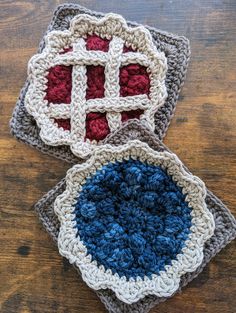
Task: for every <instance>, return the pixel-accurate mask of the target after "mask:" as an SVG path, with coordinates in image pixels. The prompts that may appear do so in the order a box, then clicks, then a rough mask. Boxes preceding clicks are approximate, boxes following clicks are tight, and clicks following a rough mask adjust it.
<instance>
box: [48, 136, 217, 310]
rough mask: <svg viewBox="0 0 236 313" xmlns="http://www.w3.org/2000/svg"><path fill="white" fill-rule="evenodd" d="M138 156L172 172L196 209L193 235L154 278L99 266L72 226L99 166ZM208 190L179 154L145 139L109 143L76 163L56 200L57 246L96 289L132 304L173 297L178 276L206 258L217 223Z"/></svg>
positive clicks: (68, 173) (192, 268) (193, 213)
mask: <svg viewBox="0 0 236 313" xmlns="http://www.w3.org/2000/svg"><path fill="white" fill-rule="evenodd" d="M129 158H133V159H139V160H140V161H142V162H147V163H148V164H152V165H156V166H161V167H162V168H163V169H165V170H166V171H167V173H168V174H169V175H170V176H171V177H172V179H173V181H175V182H176V184H177V185H178V186H179V187H181V188H182V192H183V194H185V195H186V198H185V199H186V201H187V202H188V205H189V206H190V207H191V208H192V211H191V216H192V226H191V234H190V235H189V239H188V240H186V242H185V247H184V248H183V249H182V253H181V254H178V255H177V258H176V260H173V261H172V265H166V266H165V271H161V272H160V273H159V274H158V275H156V274H153V275H152V278H151V279H150V278H148V277H144V279H141V278H139V277H138V278H136V279H133V278H130V279H128V280H127V278H126V277H119V275H118V274H112V271H111V270H109V269H108V270H105V268H104V266H102V265H101V266H98V264H97V262H96V261H92V256H91V255H89V254H88V253H87V249H86V246H85V245H84V244H83V242H82V241H81V240H80V238H79V236H78V237H76V234H77V231H76V228H75V227H74V226H75V224H76V222H75V221H73V219H74V218H75V214H74V206H73V205H74V204H75V202H76V200H75V199H76V198H77V197H78V194H79V192H80V191H81V190H82V187H83V184H84V183H85V182H86V179H87V178H88V177H91V176H92V175H94V174H95V173H96V171H97V170H99V169H101V167H102V166H104V165H105V164H107V163H110V162H115V161H117V160H118V161H122V160H124V159H129ZM205 196H206V189H205V185H204V183H203V182H202V181H201V180H200V179H199V178H198V177H196V176H193V175H191V174H189V173H187V172H186V170H185V169H184V168H183V165H182V163H181V161H180V160H179V159H178V157H177V156H176V155H175V154H173V153H169V152H166V151H165V152H157V151H154V150H152V149H151V148H150V147H149V146H148V145H147V144H146V143H143V142H140V141H138V140H134V141H131V142H129V143H127V144H125V145H123V146H119V147H114V146H113V147H112V146H109V145H106V146H104V147H101V148H100V149H99V150H98V149H97V150H96V151H94V153H93V154H92V156H91V157H90V158H89V159H88V160H87V161H86V162H85V163H83V164H79V165H75V166H74V167H72V168H71V169H70V170H69V171H68V172H67V176H66V190H65V192H63V193H62V194H61V195H59V196H58V197H57V198H56V200H55V203H54V210H55V213H56V214H57V216H58V219H59V221H60V231H59V237H58V248H59V252H60V254H61V255H62V256H64V257H66V258H68V259H69V261H70V263H75V264H76V266H78V268H79V269H80V271H81V274H82V277H83V280H84V281H85V282H86V283H87V284H88V285H89V286H90V287H91V288H93V289H95V290H99V289H106V288H109V289H112V290H113V291H114V292H115V294H116V296H117V297H118V298H119V299H120V300H121V301H123V302H126V303H128V304H131V303H134V302H136V301H138V300H140V299H141V298H143V297H145V296H146V295H150V294H153V295H156V296H158V297H169V296H171V295H172V294H173V293H174V292H175V291H176V290H177V289H178V288H179V283H180V277H181V276H182V275H183V274H185V273H187V272H193V271H194V270H196V268H197V267H198V266H199V265H200V264H201V262H202V260H203V246H204V243H205V242H206V240H208V239H209V238H210V237H211V236H212V235H213V233H214V228H215V223H214V218H213V216H212V214H211V213H210V211H209V210H208V209H207V206H206V203H205Z"/></svg>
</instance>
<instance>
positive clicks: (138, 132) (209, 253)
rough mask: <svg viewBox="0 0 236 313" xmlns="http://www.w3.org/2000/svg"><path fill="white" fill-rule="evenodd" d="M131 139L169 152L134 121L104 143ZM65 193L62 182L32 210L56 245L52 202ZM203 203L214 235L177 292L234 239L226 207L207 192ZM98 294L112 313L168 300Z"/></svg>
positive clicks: (136, 311)
mask: <svg viewBox="0 0 236 313" xmlns="http://www.w3.org/2000/svg"><path fill="white" fill-rule="evenodd" d="M130 139H138V140H141V141H144V142H146V143H147V144H148V145H149V146H150V147H151V148H153V149H154V150H157V151H164V150H168V149H167V147H165V146H164V144H163V143H162V142H161V141H160V140H159V139H158V136H157V135H155V134H154V133H153V132H151V131H150V130H149V129H147V128H146V127H145V126H143V125H142V124H141V123H140V122H138V121H137V120H135V121H129V122H128V123H126V124H125V125H124V126H123V127H122V128H121V129H119V130H118V131H116V132H115V133H113V134H111V135H110V136H109V137H108V138H107V139H106V142H107V143H110V144H113V145H120V144H124V143H125V142H127V140H130ZM168 151H169V150H168ZM186 170H187V169H186ZM64 190H65V179H62V180H61V181H60V182H59V183H58V184H57V185H56V186H55V187H54V188H53V189H52V190H50V191H49V192H48V193H47V194H46V195H45V196H44V197H43V198H42V199H41V200H40V201H39V202H38V203H37V204H36V205H35V209H36V211H37V213H38V215H39V217H40V220H41V221H42V223H43V225H44V227H45V228H46V230H47V231H48V232H49V234H50V235H51V236H52V238H53V240H54V241H55V242H57V236H58V231H59V221H58V219H57V216H56V215H55V213H54V209H53V203H54V200H55V198H56V197H57V196H58V195H59V194H61V193H62V192H63V191H64ZM206 203H207V206H208V209H209V210H210V211H211V213H212V214H213V216H214V219H215V233H214V235H213V236H212V237H211V238H210V239H209V240H208V241H207V242H206V244H205V247H204V259H203V262H202V264H201V265H200V266H199V267H198V268H197V270H196V271H194V272H192V273H187V274H185V275H183V276H182V278H181V283H180V289H179V291H180V290H181V289H182V288H183V287H184V286H186V285H187V284H188V283H189V282H190V281H192V280H193V279H194V278H195V277H197V276H198V275H199V274H200V273H201V272H202V270H203V269H204V267H205V266H206V265H207V263H208V262H209V261H210V260H211V259H212V258H213V257H214V256H215V255H216V254H217V253H218V252H220V250H221V249H223V248H224V247H225V246H226V245H227V244H228V243H229V242H230V241H231V240H233V239H234V238H235V237H236V220H235V218H234V217H233V216H232V214H231V213H230V211H229V210H228V209H227V207H226V206H225V205H224V204H223V203H222V202H221V201H220V200H219V199H218V198H217V197H216V196H215V195H214V194H212V193H211V192H210V191H209V190H208V191H207V197H206ZM97 294H98V296H99V297H100V299H101V301H102V302H103V303H104V305H105V306H106V308H107V310H108V311H109V312H111V313H147V312H148V311H149V310H150V309H151V308H152V307H154V306H155V305H157V304H159V303H160V302H163V301H165V300H167V298H158V297H156V296H146V297H145V298H143V299H142V300H139V301H138V302H136V303H134V304H131V305H128V304H125V303H123V302H122V301H120V300H118V299H117V298H116V296H115V294H114V293H113V292H112V291H110V290H99V291H98V292H97Z"/></svg>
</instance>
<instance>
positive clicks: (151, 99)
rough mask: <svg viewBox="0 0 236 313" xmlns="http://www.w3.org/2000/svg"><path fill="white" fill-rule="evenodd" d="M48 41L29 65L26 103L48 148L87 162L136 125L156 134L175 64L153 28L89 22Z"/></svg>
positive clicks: (119, 21) (111, 20) (77, 22)
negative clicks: (110, 138)
mask: <svg viewBox="0 0 236 313" xmlns="http://www.w3.org/2000/svg"><path fill="white" fill-rule="evenodd" d="M45 41H46V46H45V49H44V50H43V52H42V53H40V54H37V55H35V56H33V57H32V59H31V60H30V62H29V80H30V86H29V89H28V92H27V93H26V101H25V106H26V109H27V110H28V112H29V113H30V114H31V115H33V116H34V118H35V120H36V122H37V124H38V126H39V128H40V129H41V131H40V136H41V138H42V140H43V141H45V142H46V143H47V144H49V145H69V146H70V147H71V150H72V152H73V153H74V154H75V155H77V156H79V157H86V156H87V155H89V154H90V153H91V152H92V151H93V149H94V147H95V146H96V145H98V144H101V143H100V141H101V140H103V139H105V138H106V136H107V135H108V134H109V133H110V132H112V131H114V130H116V129H118V128H119V127H120V126H121V125H122V123H123V122H124V121H127V120H129V119H133V118H138V119H140V120H142V121H143V122H144V123H146V124H147V125H148V126H149V127H150V128H151V129H153V130H154V128H155V121H154V114H155V113H156V111H157V110H158V108H159V107H161V106H163V104H164V102H165V99H166V97H167V91H166V86H165V78H166V71H167V59H166V57H165V55H164V53H163V52H161V51H158V50H157V48H156V46H155V45H154V43H153V40H152V37H151V34H150V32H149V31H148V30H147V29H146V28H144V27H143V26H138V27H129V26H128V25H127V23H126V21H125V20H124V19H123V18H122V17H121V16H119V15H116V14H107V15H105V16H104V17H103V18H100V19H99V18H96V17H93V16H90V15H86V14H84V15H80V16H76V17H75V18H74V19H73V20H72V21H71V24H70V28H69V30H65V31H52V32H50V33H49V34H48V35H47V36H46V39H45Z"/></svg>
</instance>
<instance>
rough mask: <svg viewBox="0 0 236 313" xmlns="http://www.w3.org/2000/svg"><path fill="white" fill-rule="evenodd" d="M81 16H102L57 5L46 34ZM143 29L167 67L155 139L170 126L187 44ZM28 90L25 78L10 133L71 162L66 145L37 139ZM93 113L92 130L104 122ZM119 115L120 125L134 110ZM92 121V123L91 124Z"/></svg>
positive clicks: (129, 23) (167, 34)
mask: <svg viewBox="0 0 236 313" xmlns="http://www.w3.org/2000/svg"><path fill="white" fill-rule="evenodd" d="M81 14H89V15H91V16H95V17H97V18H101V17H102V16H104V14H102V13H98V12H93V11H90V10H88V9H86V8H83V7H81V6H79V5H77V4H64V5H61V6H59V7H58V9H57V10H56V11H55V13H54V15H53V19H52V21H51V23H50V25H49V27H48V31H47V33H49V32H51V31H52V30H63V31H65V30H67V29H69V27H70V22H71V20H72V19H73V18H74V17H75V16H77V15H81ZM127 24H128V25H129V27H134V26H139V25H138V24H136V23H134V22H127ZM145 27H146V28H147V29H148V30H149V32H150V33H151V35H152V40H153V43H154V45H155V46H156V47H157V49H158V50H160V51H162V52H163V53H164V54H165V56H166V58H167V65H168V68H167V73H166V79H165V85H166V89H167V94H168V95H167V98H166V101H165V103H164V105H163V106H161V107H160V108H159V109H158V110H157V112H156V114H155V132H156V133H157V134H158V136H159V138H163V137H164V135H165V133H166V130H167V128H168V125H169V123H170V119H171V117H172V115H173V113H174V109H175V105H176V101H177V98H178V95H179V92H180V88H181V86H182V85H183V82H184V78H185V73H186V69H187V64H188V59H189V55H190V50H189V43H188V40H187V39H186V38H184V37H180V36H176V35H173V34H169V33H166V32H162V31H159V30H156V29H154V28H151V27H149V26H145ZM44 48H45V37H44V38H43V40H42V42H41V44H40V48H39V53H41V52H42V51H43V50H44ZM28 88H29V80H28V79H27V81H26V84H25V86H24V88H23V89H22V91H21V94H20V97H19V100H18V102H17V105H16V108H15V111H14V113H13V117H12V120H11V130H12V133H13V135H14V136H15V137H16V138H17V139H19V140H21V141H23V142H25V143H28V144H30V145H32V146H34V147H35V148H37V149H39V150H40V151H42V152H44V153H47V154H51V155H53V156H55V157H57V158H60V159H63V160H66V161H68V162H75V160H76V157H75V156H74V155H73V154H72V152H71V151H70V148H69V147H68V146H65V145H64V146H49V145H47V144H45V143H44V142H43V141H42V139H41V138H40V136H39V128H38V127H37V125H36V123H35V120H34V118H33V117H32V116H31V115H29V113H28V112H27V111H26V109H25V94H26V93H27V91H28ZM135 112H136V113H138V115H140V114H141V112H140V111H138V110H136V111H135ZM96 114H98V113H96ZM96 114H95V115H93V116H92V119H91V123H92V125H93V126H94V125H95V128H97V127H96V124H97V122H98V120H99V119H100V120H101V121H102V123H103V121H104V115H102V116H100V117H99V118H97V116H96ZM101 114H102V113H101ZM123 115H124V116H123V119H122V122H125V121H126V120H128V119H130V118H136V117H138V116H137V115H134V111H131V112H130V113H129V114H128V116H127V114H126V113H124V114H123ZM94 119H95V120H96V121H95V122H94ZM57 123H59V124H61V123H63V124H61V125H62V126H63V127H65V128H68V130H69V128H70V124H69V123H68V121H66V120H65V119H58V120H57ZM104 124H105V123H104ZM105 125H106V124H105ZM93 126H92V128H93Z"/></svg>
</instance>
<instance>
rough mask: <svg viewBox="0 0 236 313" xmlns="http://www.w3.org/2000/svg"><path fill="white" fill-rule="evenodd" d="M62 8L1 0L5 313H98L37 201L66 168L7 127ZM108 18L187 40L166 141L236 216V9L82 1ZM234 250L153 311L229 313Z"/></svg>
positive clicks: (0, 237) (235, 283)
mask: <svg viewBox="0 0 236 313" xmlns="http://www.w3.org/2000/svg"><path fill="white" fill-rule="evenodd" d="M59 3H62V1H43V0H37V1H36V0H35V1H5V0H1V1H0V38H1V52H0V66H1V70H0V73H1V77H0V99H1V104H0V105H1V107H0V108H1V115H0V125H1V139H0V156H1V186H0V187H1V188H0V201H1V207H0V210H1V211H0V312H1V313H19V312H20V313H28V312H32V313H47V312H50V313H54V312H58V313H67V312H68V313H69V312H70V313H74V312H76V313H80V312H83V313H86V312H91V313H101V312H105V309H104V307H103V305H102V304H101V303H100V301H99V299H98V298H97V297H96V295H95V294H94V293H93V292H92V291H91V290H89V288H88V287H86V286H85V284H84V283H83V282H82V281H81V279H79V278H78V276H77V275H76V274H75V271H74V269H73V268H72V267H71V266H69V265H68V263H67V262H66V261H63V260H62V258H61V257H60V256H59V255H58V252H57V249H56V247H55V246H54V244H53V243H52V241H51V239H50V238H49V236H48V235H47V234H46V232H45V231H44V230H43V228H42V226H41V225H40V223H39V221H38V219H37V217H36V215H35V212H34V210H33V204H34V203H35V202H36V201H37V200H38V199H39V198H40V197H41V196H42V195H43V194H44V193H45V192H47V191H48V190H49V189H50V188H51V187H53V186H54V185H55V183H57V182H58V181H59V180H60V179H61V178H62V177H63V176H64V175H65V172H66V170H67V168H68V165H66V164H64V163H63V162H61V161H59V160H56V159H54V158H52V157H47V156H45V155H43V154H41V153H40V152H37V151H36V150H34V149H32V148H30V147H28V146H26V145H24V144H21V143H18V142H17V141H16V140H15V139H14V138H12V137H11V136H10V134H9V127H8V122H9V119H10V117H11V113H12V110H13V108H14V105H15V102H16V100H17V97H18V94H19V91H20V88H21V87H22V85H23V83H24V81H25V79H26V68H27V61H28V60H29V58H30V57H31V56H32V55H33V54H34V53H35V52H36V49H37V46H38V43H39V40H40V39H41V37H42V35H43V32H44V31H45V29H46V27H47V24H48V23H49V20H50V17H51V15H52V12H53V10H54V8H55V6H56V5H57V4H59ZM80 4H81V5H84V6H87V7H88V8H90V9H94V10H97V11H104V12H109V11H113V12H117V13H121V14H123V15H124V16H125V17H126V18H128V19H129V20H136V21H138V22H141V23H145V24H149V25H151V26H155V27H157V28H160V29H162V30H166V31H170V32H173V33H177V34H182V35H185V36H187V37H188V38H189V39H190V41H191V50H192V57H191V63H190V67H189V70H188V74H187V79H186V83H185V86H184V88H183V90H182V93H181V97H180V100H179V102H178V106H177V110H176V114H175V117H174V119H173V121H172V124H171V127H170V129H169V132H168V134H167V136H166V138H165V143H166V144H167V145H168V147H169V148H170V149H172V150H173V151H174V152H176V153H177V154H178V155H179V157H180V158H181V159H182V161H184V162H185V164H186V165H187V166H188V167H189V168H190V169H191V171H192V172H193V173H194V174H196V175H198V176H199V177H201V178H202V179H203V180H204V181H205V182H206V185H207V186H208V188H209V189H210V190H212V191H213V192H214V193H215V194H216V195H218V196H219V197H220V198H221V199H222V200H223V201H224V203H225V204H226V205H228V207H229V208H230V209H231V211H232V212H233V213H234V214H235V215H236V209H235V208H236V192H235V190H236V179H235V174H236V91H235V87H236V18H235V16H236V2H235V0H231V1H227V0H225V1H220V0H219V1H217V0H215V1H213V0H198V1H195V0H194V1H191V0H185V1H183V0H179V1H166V0H160V1H157V0H149V1H139V0H132V1H131V0H128V1H127V0H125V1H123V0H119V1H117V0H116V1H113V0H102V1H80ZM234 247H235V244H234V243H231V244H230V245H229V246H227V247H226V248H225V249H224V250H223V251H222V252H221V253H220V254H219V255H218V256H217V257H216V258H215V259H214V260H213V261H212V262H211V264H210V265H209V266H207V267H206V269H205V270H204V272H203V273H202V274H201V275H200V276H199V277H198V278H197V279H195V280H194V281H193V282H192V283H190V284H189V286H188V287H187V288H185V289H184V291H183V293H182V294H181V295H177V296H175V297H174V298H173V299H171V300H169V301H167V302H166V303H163V304H161V305H160V306H159V307H157V308H155V309H154V310H152V312H153V313H154V312H156V313H157V312H162V313H165V312H171V313H177V312H178V313H182V312H184V313H202V312H207V313H222V312H223V313H226V312H227V313H233V312H235V307H236V301H235V299H236V297H235V292H236V266H235V257H236V254H235V249H234Z"/></svg>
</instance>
